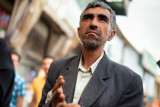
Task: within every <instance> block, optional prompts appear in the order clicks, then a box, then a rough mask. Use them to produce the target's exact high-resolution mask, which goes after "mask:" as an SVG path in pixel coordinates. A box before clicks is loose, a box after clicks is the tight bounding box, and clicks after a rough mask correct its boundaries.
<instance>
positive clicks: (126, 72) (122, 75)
mask: <svg viewBox="0 0 160 107" xmlns="http://www.w3.org/2000/svg"><path fill="white" fill-rule="evenodd" d="M110 74H111V76H112V77H113V78H116V79H117V80H118V81H120V82H124V83H126V84H127V83H128V84H130V83H131V82H133V81H140V82H141V81H142V79H141V76H140V75H139V74H137V73H135V72H134V71H133V70H131V69H130V68H128V67H127V66H125V65H121V64H118V63H116V62H114V61H110Z"/></svg>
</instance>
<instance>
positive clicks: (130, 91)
mask: <svg viewBox="0 0 160 107" xmlns="http://www.w3.org/2000/svg"><path fill="white" fill-rule="evenodd" d="M116 107H143V83H142V79H141V77H140V76H139V75H138V76H136V77H135V78H134V79H133V80H132V81H131V83H130V85H129V86H128V88H127V89H126V91H125V92H124V94H123V95H122V97H121V99H120V101H119V103H118V104H117V106H116Z"/></svg>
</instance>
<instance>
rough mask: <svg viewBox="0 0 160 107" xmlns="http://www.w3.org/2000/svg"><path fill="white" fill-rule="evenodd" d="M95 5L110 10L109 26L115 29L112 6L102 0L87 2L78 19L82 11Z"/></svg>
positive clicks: (114, 15)
mask: <svg viewBox="0 0 160 107" xmlns="http://www.w3.org/2000/svg"><path fill="white" fill-rule="evenodd" d="M95 7H102V8H104V9H107V10H109V11H110V13H111V28H112V29H114V30H115V29H116V14H115V11H113V10H112V8H111V7H110V6H109V5H108V4H106V3H105V2H103V1H93V2H91V3H89V4H88V5H87V7H86V8H85V9H84V10H83V12H82V14H81V16H80V21H81V18H82V15H83V13H84V12H85V11H86V10H88V9H90V8H95Z"/></svg>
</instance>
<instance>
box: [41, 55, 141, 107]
mask: <svg viewBox="0 0 160 107" xmlns="http://www.w3.org/2000/svg"><path fill="white" fill-rule="evenodd" d="M79 60H80V55H78V56H74V57H69V58H62V59H59V60H56V61H53V63H52V64H51V66H50V69H49V72H48V77H47V80H46V83H45V85H44V88H43V91H42V98H41V101H40V103H39V107H42V106H43V107H49V106H50V105H51V102H48V103H46V104H45V99H46V96H47V93H48V92H49V91H50V90H52V88H53V86H54V84H55V82H56V79H57V78H58V77H59V75H63V77H64V79H65V84H64V86H63V91H64V94H65V96H66V97H65V100H66V102H67V103H71V102H72V101H73V95H74V90H75V84H76V78H77V71H78V65H79ZM79 104H80V105H81V106H82V107H142V105H143V85H142V79H141V77H140V76H139V75H138V74H136V73H135V72H133V71H132V70H131V69H129V68H127V67H125V66H123V65H120V64H117V63H115V62H113V61H111V60H109V58H108V57H107V55H106V54H104V56H103V58H102V59H101V61H100V63H99V64H98V66H97V68H96V70H95V72H94V73H93V75H92V77H91V79H90V81H89V83H88V84H87V86H86V87H85V89H84V91H83V93H82V95H81V98H80V101H79Z"/></svg>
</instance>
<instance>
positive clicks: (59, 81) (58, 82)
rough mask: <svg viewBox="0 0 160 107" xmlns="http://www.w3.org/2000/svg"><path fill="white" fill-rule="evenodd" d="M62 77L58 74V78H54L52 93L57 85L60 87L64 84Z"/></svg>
mask: <svg viewBox="0 0 160 107" xmlns="http://www.w3.org/2000/svg"><path fill="white" fill-rule="evenodd" d="M64 82H65V81H64V79H63V76H61V75H60V76H59V78H58V79H57V80H56V84H55V85H54V87H53V89H52V93H53V92H54V91H55V90H56V89H57V88H59V87H61V86H62V85H63V84H64Z"/></svg>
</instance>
